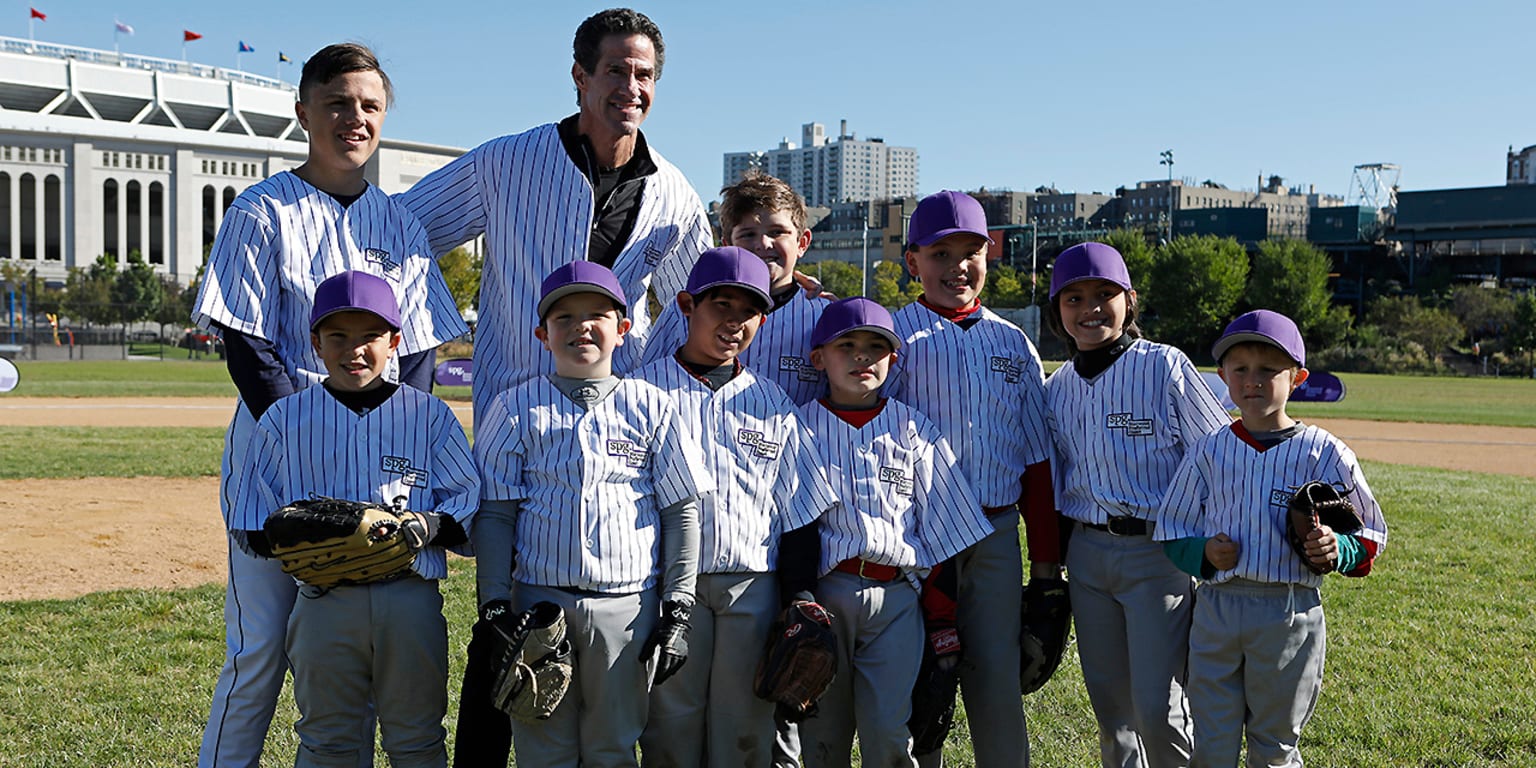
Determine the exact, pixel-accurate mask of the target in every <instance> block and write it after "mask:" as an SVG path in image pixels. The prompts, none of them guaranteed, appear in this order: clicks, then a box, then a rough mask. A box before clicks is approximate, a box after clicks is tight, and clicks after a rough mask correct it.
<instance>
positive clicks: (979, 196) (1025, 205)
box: [970, 187, 1033, 227]
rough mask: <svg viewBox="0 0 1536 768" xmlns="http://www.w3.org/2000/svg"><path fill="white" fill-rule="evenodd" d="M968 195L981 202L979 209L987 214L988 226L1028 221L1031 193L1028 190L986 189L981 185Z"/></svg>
mask: <svg viewBox="0 0 1536 768" xmlns="http://www.w3.org/2000/svg"><path fill="white" fill-rule="evenodd" d="M970 195H971V197H974V198H976V201H977V202H979V203H981V210H982V211H984V212H985V213H986V214H987V224H988V225H989V226H993V227H1002V226H1011V225H1016V224H1027V223H1029V205H1030V202H1029V201H1030V198H1031V197H1033V195H1031V194H1030V193H1028V192H1014V191H1012V190H988V189H987V188H986V187H982V188H981V189H978V190H976V191H975V192H972V193H970Z"/></svg>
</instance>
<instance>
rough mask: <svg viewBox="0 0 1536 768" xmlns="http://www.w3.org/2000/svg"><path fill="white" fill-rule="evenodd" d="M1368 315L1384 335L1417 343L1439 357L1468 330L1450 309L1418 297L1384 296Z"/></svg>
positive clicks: (1368, 320) (1368, 318)
mask: <svg viewBox="0 0 1536 768" xmlns="http://www.w3.org/2000/svg"><path fill="white" fill-rule="evenodd" d="M1365 317H1366V321H1367V322H1369V323H1370V324H1371V325H1374V326H1376V327H1377V328H1378V329H1379V330H1380V332H1381V334H1382V335H1383V336H1385V337H1387V338H1395V339H1398V340H1401V341H1411V342H1414V343H1415V344H1418V345H1419V346H1420V347H1423V349H1424V352H1425V353H1427V354H1428V355H1429V356H1430V357H1431V358H1433V359H1435V360H1439V359H1440V356H1441V355H1442V354H1443V353H1444V352H1445V349H1446V347H1449V346H1450V345H1452V344H1454V343H1456V341H1457V340H1458V339H1460V338H1462V337H1463V336H1465V335H1466V333H1467V331H1466V329H1465V328H1463V327H1462V325H1461V321H1459V320H1457V319H1456V316H1455V315H1453V314H1451V312H1450V311H1449V310H1445V309H1440V308H1438V307H1426V306H1424V304H1423V302H1421V301H1419V297H1417V296H1384V297H1382V298H1380V299H1377V300H1376V301H1374V302H1372V303H1371V306H1370V308H1369V309H1367V310H1366V313H1365Z"/></svg>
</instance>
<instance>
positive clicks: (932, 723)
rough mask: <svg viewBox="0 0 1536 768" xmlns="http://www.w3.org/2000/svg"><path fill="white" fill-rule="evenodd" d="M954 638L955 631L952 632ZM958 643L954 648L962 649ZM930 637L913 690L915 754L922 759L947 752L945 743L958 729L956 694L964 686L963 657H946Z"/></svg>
mask: <svg viewBox="0 0 1536 768" xmlns="http://www.w3.org/2000/svg"><path fill="white" fill-rule="evenodd" d="M948 632H949V633H950V636H951V637H952V636H954V630H953V629H950V630H948ZM958 644H959V643H958V642H955V643H954V645H958ZM938 645H940V644H937V643H935V642H934V640H933V638H932V636H931V635H930V638H929V642H926V643H924V644H923V663H922V666H921V667H919V668H918V670H917V684H916V685H914V686H912V716H911V717H909V718H907V730H909V731H911V732H912V754H913V756H914V757H921V756H923V755H927V754H929V753H932V752H937V751H939V750H940V749H943V748H944V739H946V738H948V736H949V731H950V729H951V728H953V727H954V725H955V691H956V690H957V689H958V688H959V686H960V664H959V661H960V654H959V652H958V649H957V650H956V651H955V652H950V653H943V652H941V651H940V648H939V647H936V646H938Z"/></svg>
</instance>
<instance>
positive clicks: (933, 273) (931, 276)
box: [907, 232, 987, 309]
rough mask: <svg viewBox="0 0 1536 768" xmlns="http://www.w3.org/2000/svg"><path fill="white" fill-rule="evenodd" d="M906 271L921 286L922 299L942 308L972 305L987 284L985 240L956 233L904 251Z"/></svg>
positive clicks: (975, 235) (964, 233) (973, 235)
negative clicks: (905, 253)
mask: <svg viewBox="0 0 1536 768" xmlns="http://www.w3.org/2000/svg"><path fill="white" fill-rule="evenodd" d="M907 271H908V272H910V273H912V276H913V277H916V278H917V279H918V281H919V282H921V283H922V284H923V298H924V299H927V300H928V303H929V304H932V305H934V306H936V307H943V308H945V309H964V308H966V307H969V306H971V305H972V304H975V303H976V300H977V298H979V297H980V296H981V289H982V288H983V287H985V286H986V284H987V239H986V238H985V237H982V236H981V235H977V234H972V233H970V232H960V233H956V234H953V235H950V236H949V237H946V238H944V239H942V240H938V241H936V242H934V243H931V244H929V245H920V246H917V247H916V248H913V249H910V250H908V251H907Z"/></svg>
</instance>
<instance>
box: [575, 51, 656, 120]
mask: <svg viewBox="0 0 1536 768" xmlns="http://www.w3.org/2000/svg"><path fill="white" fill-rule="evenodd" d="M599 52H600V55H599V56H598V59H597V66H595V67H593V68H592V71H591V72H587V71H586V70H584V69H582V68H581V65H580V64H573V65H571V78H572V79H573V80H575V81H576V91H577V92H578V93H579V94H580V97H579V101H580V102H581V113H580V116H579V117H578V118H577V126H578V128H579V129H580V130H581V132H582V133H583V134H585V135H587V136H588V137H590V138H591V139H592V142H593V144H594V145H602V144H611V143H613V142H615V141H618V140H620V139H623V138H633V137H634V136H635V135H636V134H637V133H639V132H640V124H641V123H643V122H645V117H646V115H648V114H650V112H651V101H652V99H654V98H655V96H656V48H655V46H653V45H652V44H651V39H650V38H648V37H646V36H645V35H628V36H624V35H609V36H608V37H605V38H603V42H602V45H601V46H600V47H599Z"/></svg>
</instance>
